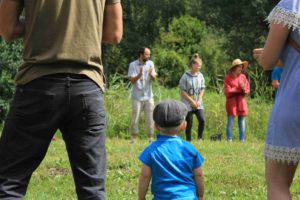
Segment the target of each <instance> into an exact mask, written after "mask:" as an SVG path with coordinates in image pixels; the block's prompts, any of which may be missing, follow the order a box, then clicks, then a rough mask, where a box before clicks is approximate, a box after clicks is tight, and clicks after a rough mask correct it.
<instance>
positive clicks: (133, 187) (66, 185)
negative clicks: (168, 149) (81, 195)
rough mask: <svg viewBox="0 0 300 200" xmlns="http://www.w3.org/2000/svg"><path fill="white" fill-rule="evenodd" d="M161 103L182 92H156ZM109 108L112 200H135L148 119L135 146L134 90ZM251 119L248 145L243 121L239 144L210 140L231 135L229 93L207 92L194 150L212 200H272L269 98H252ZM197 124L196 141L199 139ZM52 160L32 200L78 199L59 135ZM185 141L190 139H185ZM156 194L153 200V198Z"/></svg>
mask: <svg viewBox="0 0 300 200" xmlns="http://www.w3.org/2000/svg"><path fill="white" fill-rule="evenodd" d="M154 95H155V96H154V97H155V102H156V103H158V102H159V101H160V100H162V99H167V98H173V99H179V98H180V97H179V91H178V89H165V88H162V87H160V86H158V85H155V88H154ZM105 98H106V99H105V108H106V111H107V113H108V120H109V121H108V129H107V136H108V139H107V146H106V148H107V155H108V173H107V182H106V186H107V187H106V189H107V199H108V200H120V199H124V200H131V199H136V198H137V185H138V177H139V172H140V167H141V164H140V162H139V160H138V158H137V157H138V155H139V154H140V153H141V151H142V150H143V149H144V148H145V147H146V146H147V145H148V142H147V141H146V133H145V131H144V123H143V115H142V116H141V120H140V135H139V140H138V141H139V142H138V143H137V144H136V145H130V144H129V138H130V133H129V125H130V116H131V100H130V91H128V90H125V89H124V88H123V87H118V88H112V89H110V90H108V91H107V93H106V97H105ZM247 101H248V105H249V116H248V117H247V118H246V142H245V143H244V144H241V143H239V142H237V137H238V134H237V133H238V128H237V122H236V124H235V126H234V129H233V132H234V141H233V142H232V143H227V142H225V141H221V142H211V141H209V139H208V138H209V136H210V135H212V134H215V133H219V132H221V133H223V138H224V136H225V127H226V120H227V118H226V112H225V97H224V94H217V93H212V92H209V91H206V93H205V96H204V107H205V110H204V114H205V118H206V125H205V132H204V141H203V142H202V143H197V142H194V141H193V144H194V146H195V147H196V148H197V149H198V150H199V151H200V152H201V154H202V155H203V156H204V157H205V163H204V165H203V170H204V173H205V199H206V200H219V199H220V200H227V199H228V200H247V199H249V200H250V199H251V200H253V199H258V200H262V199H266V185H265V178H264V157H263V148H264V138H265V132H266V127H267V121H268V118H269V115H270V111H271V107H272V102H268V101H265V100H264V99H250V98H248V99H247ZM196 123H197V122H196V120H195V122H194V126H193V131H192V134H193V138H196V127H197V126H196ZM57 135H58V136H57V137H58V139H57V141H53V142H52V144H51V146H50V148H49V151H48V153H47V155H46V158H45V159H44V161H43V162H42V164H41V165H40V167H39V168H38V169H37V171H36V172H35V173H34V174H33V176H32V180H31V182H30V185H29V188H28V192H27V195H26V200H44V199H47V200H52V199H53V200H57V199H63V200H71V199H77V197H76V194H75V188H74V183H73V178H72V172H71V170H70V165H69V161H68V158H67V153H66V150H65V145H64V142H63V140H62V139H61V136H60V134H59V132H58V134H57ZM183 137H184V134H183ZM292 193H293V197H294V198H293V199H296V200H297V199H300V172H299V171H297V172H296V176H295V180H294V184H293V186H292ZM150 196H151V194H150V192H149V193H148V196H147V197H148V198H147V199H150Z"/></svg>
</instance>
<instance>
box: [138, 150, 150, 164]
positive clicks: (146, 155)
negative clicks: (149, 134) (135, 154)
mask: <svg viewBox="0 0 300 200" xmlns="http://www.w3.org/2000/svg"><path fill="white" fill-rule="evenodd" d="M150 149H151V148H150V147H147V148H146V149H145V150H144V151H143V152H142V153H141V154H140V155H139V160H140V161H141V162H142V163H143V164H145V165H147V166H148V167H151V150H150Z"/></svg>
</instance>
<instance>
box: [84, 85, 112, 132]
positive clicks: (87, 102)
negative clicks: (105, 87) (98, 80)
mask: <svg viewBox="0 0 300 200" xmlns="http://www.w3.org/2000/svg"><path fill="white" fill-rule="evenodd" d="M81 98H82V104H83V113H84V117H83V120H84V121H85V125H86V127H88V128H93V129H98V130H99V129H100V130H105V128H106V123H107V122H106V112H105V110H104V94H103V92H101V90H100V89H97V90H95V91H91V92H89V93H84V94H81Z"/></svg>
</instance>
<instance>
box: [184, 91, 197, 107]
mask: <svg viewBox="0 0 300 200" xmlns="http://www.w3.org/2000/svg"><path fill="white" fill-rule="evenodd" d="M181 96H182V97H183V98H185V99H186V100H187V101H188V102H189V103H190V104H191V105H193V103H194V99H193V98H192V97H191V96H190V95H188V93H187V92H185V91H181Z"/></svg>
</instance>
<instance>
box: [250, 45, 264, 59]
mask: <svg viewBox="0 0 300 200" xmlns="http://www.w3.org/2000/svg"><path fill="white" fill-rule="evenodd" d="M263 50H264V48H257V49H253V52H252V53H253V54H252V55H253V58H254V59H255V60H256V61H257V62H259V57H260V56H261V53H262V52H263Z"/></svg>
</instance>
